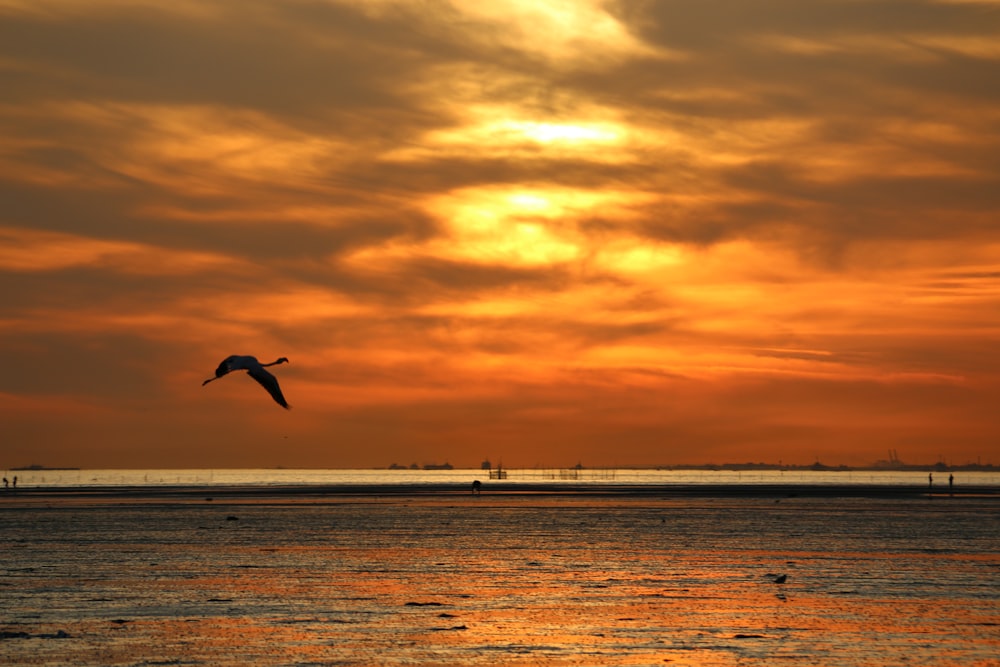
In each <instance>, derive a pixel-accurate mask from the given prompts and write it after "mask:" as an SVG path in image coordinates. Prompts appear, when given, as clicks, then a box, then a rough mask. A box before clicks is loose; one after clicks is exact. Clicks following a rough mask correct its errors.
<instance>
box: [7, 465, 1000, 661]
mask: <svg viewBox="0 0 1000 667" xmlns="http://www.w3.org/2000/svg"><path fill="white" fill-rule="evenodd" d="M470 485H471V482H470ZM963 491H964V492H965V494H963V495H959V494H958V491H957V490H956V495H955V497H954V498H951V497H949V496H947V494H944V495H943V496H942V497H941V498H940V499H939V498H938V497H936V496H935V497H928V496H927V489H926V488H920V489H918V488H915V487H913V488H900V487H891V488H886V487H871V486H858V485H852V486H850V487H829V486H822V487H806V488H803V487H801V486H795V487H793V488H792V487H788V486H785V485H781V486H767V487H762V486H760V485H741V486H738V487H737V488H734V487H733V485H726V486H725V487H724V488H721V489H720V488H719V487H706V486H704V485H691V486H685V487H681V488H678V487H673V486H671V487H667V488H664V487H663V486H657V487H650V488H645V487H644V488H642V489H635V488H633V487H628V488H625V489H623V488H621V487H620V486H614V485H607V486H598V487H595V485H593V484H585V485H584V484H581V485H570V484H564V483H559V484H537V485H536V484H531V485H527V484H503V483H496V484H495V485H493V484H484V491H483V494H482V495H481V496H473V495H472V493H471V486H470V487H464V486H462V487H459V486H457V485H444V486H442V485H431V486H426V485H411V486H405V485H403V486H400V485H386V486H384V487H379V488H377V489H373V488H370V487H366V488H355V487H348V486H336V487H323V488H315V487H277V488H276V487H238V488H232V487H213V488H207V487H167V488H149V487H145V488H110V487H106V488H97V489H95V488H83V487H78V488H73V489H58V490H54V489H19V490H18V492H17V493H16V494H9V495H7V496H5V497H4V498H3V500H2V501H0V521H2V525H3V527H4V530H3V531H2V532H0V551H2V553H3V554H4V558H3V560H2V561H0V596H2V599H3V601H4V605H3V608H2V615H0V664H5V665H6V664H10V665H70V664H72V665H109V666H110V665H121V666H130V667H131V666H138V665H154V664H156V665H168V664H170V665H180V664H209V665H233V666H235V665H248V664H253V665H266V666H279V665H330V664H341V665H387V666H388V665H413V664H434V665H481V666H484V667H485V666H488V665H538V664H546V665H559V666H563V665H567V666H568V665H664V664H670V665H688V666H692V667H693V666H695V665H698V666H700V667H724V666H725V667H729V666H731V665H734V664H742V665H761V666H763V665H768V666H770V665H774V664H780V663H786V664H822V665H826V666H829V667H835V666H844V667H861V666H873V667H874V666H875V665H880V666H881V665H899V664H907V665H921V666H925V667H941V666H948V665H952V666H956V667H986V666H987V665H995V664H997V663H996V660H995V656H996V655H998V654H1000V619H998V617H997V609H998V608H1000V607H998V605H1000V512H997V510H998V509H1000V504H998V501H1000V495H998V494H997V493H996V492H995V490H992V491H991V490H989V489H986V490H976V493H972V492H971V490H969V489H963ZM209 498H211V500H209ZM778 575H785V577H786V579H785V580H784V583H777V581H776V579H777V576H778Z"/></svg>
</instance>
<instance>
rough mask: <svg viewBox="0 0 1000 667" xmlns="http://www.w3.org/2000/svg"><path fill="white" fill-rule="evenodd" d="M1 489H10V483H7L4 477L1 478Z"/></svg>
mask: <svg viewBox="0 0 1000 667" xmlns="http://www.w3.org/2000/svg"><path fill="white" fill-rule="evenodd" d="M3 488H5V489H7V488H10V482H8V481H7V478H6V477H4V478H3Z"/></svg>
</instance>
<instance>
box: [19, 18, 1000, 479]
mask: <svg viewBox="0 0 1000 667" xmlns="http://www.w3.org/2000/svg"><path fill="white" fill-rule="evenodd" d="M0 202H2V206H0V288H2V292H0V293H2V300H0V323H2V324H0V349H2V351H3V356H4V370H3V372H2V373H0V415H2V417H0V418H2V433H0V467H2V468H8V467H11V466H21V465H27V464H30V463H39V464H44V465H49V466H78V467H84V468H101V467H147V466H148V467H270V466H286V467H385V466H388V465H389V464H390V463H394V462H395V463H399V464H403V465H408V464H410V463H417V464H424V463H442V462H445V461H448V462H450V463H452V464H453V465H455V466H456V467H478V466H479V464H480V462H481V461H482V460H483V459H485V458H489V459H491V460H493V461H494V463H495V462H496V461H498V460H500V459H502V460H503V462H504V464H505V465H506V466H508V467H534V466H544V467H569V466H572V465H575V464H576V463H578V462H581V463H582V464H583V465H585V466H615V465H616V466H627V465H657V464H661V465H668V464H677V463H701V462H717V463H722V462H747V461H754V462H756V461H768V462H778V461H782V462H785V463H798V464H810V463H813V462H814V461H816V460H820V461H822V462H823V463H827V464H841V463H844V464H851V465H861V464H868V463H872V462H874V461H875V460H877V459H884V458H886V457H887V452H888V450H889V449H895V450H896V451H898V454H899V457H900V458H901V459H902V460H903V461H905V462H909V463H933V462H936V461H938V460H944V461H946V462H948V463H953V464H962V463H966V462H970V461H971V462H975V461H977V460H980V461H981V462H982V463H987V462H992V463H994V464H1000V1H998V0H992V1H991V0H975V1H973V0H968V1H965V2H961V1H950V0H936V1H931V0H908V1H903V0H872V1H868V0H809V1H808V2H804V1H803V0H766V1H765V0H745V1H735V0H733V1H731V2H719V1H717V0H699V1H698V2H682V1H680V0H636V1H629V0H624V1H621V2H596V1H591V0H543V1H537V0H507V1H491V2H481V1H480V0H451V1H448V0H440V1H438V0H420V1H417V0H403V1H396V0H354V1H351V2H338V1H336V0H274V1H270V2H269V1H250V2H246V1H244V0H173V1H172V2H162V1H155V0H135V1H132V0H92V1H89V2H79V1H76V0H0ZM230 354H250V355H255V356H257V357H259V358H260V359H261V361H272V360H274V359H276V358H277V357H280V356H285V357H288V358H289V359H290V363H289V364H288V365H282V366H279V367H277V368H275V369H272V370H274V371H275V374H276V375H277V376H278V377H279V379H280V381H281V384H282V387H283V389H284V392H285V396H286V397H287V399H288V401H289V403H290V404H291V405H292V409H291V410H288V411H286V410H283V409H282V408H280V407H279V406H277V405H276V404H275V403H274V402H272V401H271V399H270V398H269V397H268V395H267V394H266V393H265V392H264V391H263V390H262V389H261V388H260V387H259V386H257V385H256V384H255V383H254V382H253V381H252V380H251V379H250V378H248V377H245V376H244V375H243V374H235V375H233V376H230V377H227V378H225V379H223V380H221V381H219V382H213V383H211V384H209V385H208V386H205V387H202V386H201V382H202V380H204V379H206V378H208V377H211V376H212V373H213V371H214V369H215V367H216V366H217V365H218V363H219V362H220V361H221V360H222V359H223V358H224V357H226V356H228V355H230Z"/></svg>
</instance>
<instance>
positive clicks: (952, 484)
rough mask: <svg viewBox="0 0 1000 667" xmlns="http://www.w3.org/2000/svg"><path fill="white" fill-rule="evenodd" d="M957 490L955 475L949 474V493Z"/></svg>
mask: <svg viewBox="0 0 1000 667" xmlns="http://www.w3.org/2000/svg"><path fill="white" fill-rule="evenodd" d="M954 491H955V476H954V475H948V493H953V492H954Z"/></svg>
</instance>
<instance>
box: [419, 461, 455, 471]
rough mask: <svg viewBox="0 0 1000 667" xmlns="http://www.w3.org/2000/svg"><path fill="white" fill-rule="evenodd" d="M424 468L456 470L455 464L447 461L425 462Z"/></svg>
mask: <svg viewBox="0 0 1000 667" xmlns="http://www.w3.org/2000/svg"><path fill="white" fill-rule="evenodd" d="M424 470H454V466H453V465H451V464H450V463H448V462H447V461H445V462H444V463H425V464H424Z"/></svg>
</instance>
